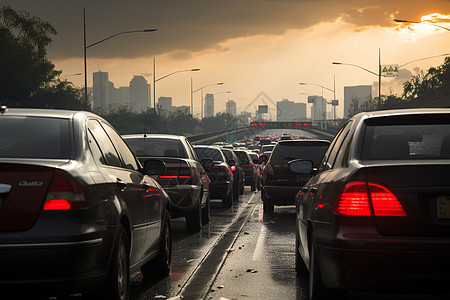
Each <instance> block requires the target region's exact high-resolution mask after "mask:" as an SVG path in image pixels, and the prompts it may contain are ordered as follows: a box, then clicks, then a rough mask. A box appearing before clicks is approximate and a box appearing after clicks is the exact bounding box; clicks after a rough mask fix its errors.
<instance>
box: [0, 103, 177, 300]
mask: <svg viewBox="0 0 450 300" xmlns="http://www.w3.org/2000/svg"><path fill="white" fill-rule="evenodd" d="M144 163H145V164H144V168H143V167H142V166H141V164H140V163H139V162H138V160H137V159H136V157H135V156H134V155H133V153H132V152H131V151H130V149H129V148H128V147H127V145H126V144H125V142H124V141H123V140H122V138H121V137H120V135H119V134H118V133H117V132H116V131H115V130H114V128H113V127H111V125H110V124H109V123H108V122H107V121H105V120H104V119H102V118H100V117H98V116H97V115H95V114H92V113H88V112H76V111H64V110H39V109H9V110H6V111H3V112H2V113H1V114H0V265H1V270H2V272H1V273H0V286H2V289H3V290H4V288H15V289H17V288H18V287H22V286H26V287H28V286H30V287H32V289H31V290H33V292H35V291H36V290H40V289H43V290H44V291H45V293H57V294H65V293H72V292H83V294H92V295H95V296H94V298H95V299H120V300H125V299H128V298H129V293H130V292H129V291H130V289H129V287H130V274H131V273H133V272H135V271H137V270H139V268H141V272H142V274H143V275H144V276H155V275H159V276H161V275H163V276H165V275H168V274H169V271H170V266H171V250H172V248H171V245H172V241H171V228H170V215H169V210H168V196H167V194H166V192H165V191H164V190H163V189H162V188H161V186H160V185H159V184H158V183H157V182H156V181H155V180H153V179H152V178H151V177H150V176H148V175H153V174H158V173H162V172H164V169H165V166H164V163H163V162H162V161H160V160H148V161H145V162H144ZM23 290H26V288H25V289H23Z"/></svg>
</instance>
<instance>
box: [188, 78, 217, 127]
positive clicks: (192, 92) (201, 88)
mask: <svg viewBox="0 0 450 300" xmlns="http://www.w3.org/2000/svg"><path fill="white" fill-rule="evenodd" d="M222 84H223V82H217V83H211V84H207V85H204V86H202V87H200V88H198V89H196V90H192V82H191V99H192V97H193V94H194V93H195V92H198V91H201V119H202V120H203V89H204V88H205V87H208V86H212V85H222ZM191 102H192V100H191ZM193 114H194V110H193V109H192V115H193Z"/></svg>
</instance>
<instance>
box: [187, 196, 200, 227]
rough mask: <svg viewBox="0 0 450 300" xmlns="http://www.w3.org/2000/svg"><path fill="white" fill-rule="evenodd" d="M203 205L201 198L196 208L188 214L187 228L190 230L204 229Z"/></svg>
mask: <svg viewBox="0 0 450 300" xmlns="http://www.w3.org/2000/svg"><path fill="white" fill-rule="evenodd" d="M201 206H202V204H201V200H199V201H198V203H197V207H196V209H195V210H194V211H192V212H189V213H187V214H186V228H187V231H188V232H199V231H200V229H202V207H201Z"/></svg>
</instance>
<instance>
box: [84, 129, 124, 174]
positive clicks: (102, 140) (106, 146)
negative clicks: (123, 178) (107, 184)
mask: <svg viewBox="0 0 450 300" xmlns="http://www.w3.org/2000/svg"><path fill="white" fill-rule="evenodd" d="M88 128H89V130H90V131H91V133H92V135H93V136H95V139H96V140H97V141H98V145H99V146H100V149H101V151H102V152H103V154H104V156H105V159H106V164H107V165H110V166H114V167H123V166H122V162H121V160H120V158H119V154H118V153H117V151H116V149H115V148H114V146H113V144H112V142H111V140H110V139H109V137H108V135H107V134H106V131H105V130H104V129H103V127H102V126H101V125H100V124H99V123H98V122H97V121H96V120H89V121H88Z"/></svg>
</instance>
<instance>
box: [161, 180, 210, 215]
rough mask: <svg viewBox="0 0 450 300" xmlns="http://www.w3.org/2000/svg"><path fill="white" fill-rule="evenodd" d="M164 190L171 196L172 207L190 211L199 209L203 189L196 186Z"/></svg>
mask: <svg viewBox="0 0 450 300" xmlns="http://www.w3.org/2000/svg"><path fill="white" fill-rule="evenodd" d="M164 190H165V191H166V192H167V194H168V195H169V199H170V204H171V205H172V207H175V208H177V209H180V210H185V211H189V210H193V209H196V208H197V205H198V200H199V199H200V193H201V191H202V187H201V186H196V185H179V186H174V187H165V188H164Z"/></svg>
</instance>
